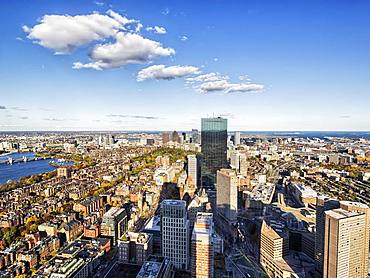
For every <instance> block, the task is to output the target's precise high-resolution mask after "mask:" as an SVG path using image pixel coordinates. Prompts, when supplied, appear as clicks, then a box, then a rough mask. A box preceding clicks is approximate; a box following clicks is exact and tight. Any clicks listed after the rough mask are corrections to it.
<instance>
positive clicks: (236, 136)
mask: <svg viewBox="0 0 370 278" xmlns="http://www.w3.org/2000/svg"><path fill="white" fill-rule="evenodd" d="M234 145H235V146H237V145H240V131H235V134H234Z"/></svg>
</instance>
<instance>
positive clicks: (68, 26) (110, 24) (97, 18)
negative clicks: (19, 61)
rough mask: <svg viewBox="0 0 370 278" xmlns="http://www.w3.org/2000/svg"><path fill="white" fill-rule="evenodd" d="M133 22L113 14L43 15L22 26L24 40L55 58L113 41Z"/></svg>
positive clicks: (109, 12)
mask: <svg viewBox="0 0 370 278" xmlns="http://www.w3.org/2000/svg"><path fill="white" fill-rule="evenodd" d="M134 22H137V21H136V20H133V19H128V18H126V17H124V16H121V15H120V14H118V13H116V12H114V11H112V10H109V11H107V14H105V15H103V14H99V13H93V14H88V15H76V16H70V15H44V16H43V17H42V18H41V20H40V22H39V23H38V24H36V25H35V26H33V27H28V26H26V25H25V26H23V31H24V32H26V33H27V34H28V35H27V38H29V39H30V40H33V41H34V42H36V43H38V44H39V45H41V46H43V47H46V48H49V49H53V50H54V51H55V54H68V53H70V52H72V51H73V50H74V49H75V48H77V47H79V46H82V45H84V44H88V43H90V42H93V41H99V40H103V39H105V38H108V37H112V36H114V35H115V34H117V33H118V32H119V31H120V30H124V26H125V25H127V24H130V23H134Z"/></svg>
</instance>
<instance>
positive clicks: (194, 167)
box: [188, 154, 198, 186]
mask: <svg viewBox="0 0 370 278" xmlns="http://www.w3.org/2000/svg"><path fill="white" fill-rule="evenodd" d="M188 179H189V180H190V181H191V183H192V184H193V185H195V186H197V182H198V161H197V156H196V155H195V154H190V155H188ZM188 183H190V182H189V181H188Z"/></svg>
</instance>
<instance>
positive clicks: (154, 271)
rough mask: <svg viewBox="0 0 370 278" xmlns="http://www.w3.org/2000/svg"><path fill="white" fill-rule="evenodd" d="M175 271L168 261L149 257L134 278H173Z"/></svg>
mask: <svg viewBox="0 0 370 278" xmlns="http://www.w3.org/2000/svg"><path fill="white" fill-rule="evenodd" d="M174 274H175V271H174V269H173V264H172V263H171V262H170V260H169V259H167V258H164V257H160V256H150V257H149V258H148V260H147V261H146V262H145V263H144V264H143V265H142V267H141V269H140V271H139V273H138V274H137V276H136V278H173V277H175V276H174Z"/></svg>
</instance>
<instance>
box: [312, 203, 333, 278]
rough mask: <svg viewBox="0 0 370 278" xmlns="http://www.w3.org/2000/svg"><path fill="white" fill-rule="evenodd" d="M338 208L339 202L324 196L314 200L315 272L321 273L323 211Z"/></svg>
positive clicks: (322, 262) (322, 260) (323, 232)
mask: <svg viewBox="0 0 370 278" xmlns="http://www.w3.org/2000/svg"><path fill="white" fill-rule="evenodd" d="M336 208H339V201H338V200H335V199H331V198H329V197H326V196H318V197H317V198H316V233H315V264H316V270H317V271H318V272H319V273H321V274H322V273H323V267H324V238H325V211H328V210H332V209H336Z"/></svg>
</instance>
